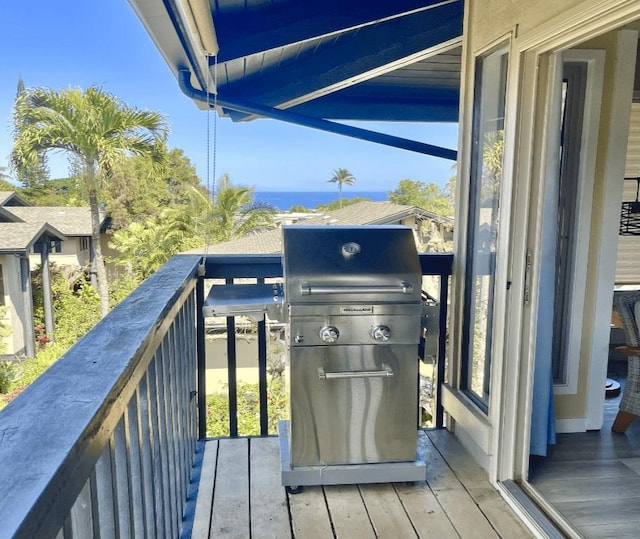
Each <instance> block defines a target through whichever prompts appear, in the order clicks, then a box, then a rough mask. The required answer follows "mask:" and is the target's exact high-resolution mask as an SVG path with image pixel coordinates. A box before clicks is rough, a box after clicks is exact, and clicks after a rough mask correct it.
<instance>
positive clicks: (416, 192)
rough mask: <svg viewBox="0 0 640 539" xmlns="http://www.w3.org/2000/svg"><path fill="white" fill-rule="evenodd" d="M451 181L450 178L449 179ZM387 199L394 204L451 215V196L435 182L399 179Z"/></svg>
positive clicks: (446, 215)
mask: <svg viewBox="0 0 640 539" xmlns="http://www.w3.org/2000/svg"><path fill="white" fill-rule="evenodd" d="M450 183H451V180H450ZM389 201H391V202H393V203H394V204H404V205H406V206H416V207H418V208H422V209H424V210H427V211H431V212H433V213H437V214H438V215H442V216H443V217H453V214H454V211H455V210H454V206H453V197H452V196H451V194H450V193H447V192H445V191H443V190H442V189H440V187H439V186H438V185H436V184H435V183H425V182H421V181H414V180H408V179H405V180H400V182H399V183H398V187H397V188H396V189H395V190H394V191H389Z"/></svg>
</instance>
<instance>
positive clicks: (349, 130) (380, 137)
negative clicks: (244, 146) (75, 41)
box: [178, 69, 458, 161]
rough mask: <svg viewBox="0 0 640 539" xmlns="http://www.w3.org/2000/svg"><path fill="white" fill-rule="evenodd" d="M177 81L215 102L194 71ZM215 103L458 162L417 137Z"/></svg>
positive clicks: (448, 151) (189, 91) (452, 154)
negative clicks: (193, 77)
mask: <svg viewBox="0 0 640 539" xmlns="http://www.w3.org/2000/svg"><path fill="white" fill-rule="evenodd" d="M178 84H179V85H180V89H181V90H182V92H183V93H184V94H185V95H186V96H187V97H189V98H191V99H193V100H195V101H201V102H203V103H209V104H212V103H213V97H212V95H211V94H207V92H203V91H202V90H198V89H196V88H194V87H193V86H192V85H191V72H190V71H189V70H188V69H180V70H179V71H178ZM216 103H217V105H218V106H219V107H222V108H226V109H231V110H235V111H237V112H243V113H245V114H257V115H258V116H264V117H266V118H272V119H274V120H281V121H283V122H288V123H292V124H296V125H302V126H305V127H311V128H313V129H320V130H322V131H328V132H329V133H335V134H337V135H344V136H347V137H351V138H357V139H360V140H366V141H369V142H375V143H376V144H382V145H384V146H392V147H395V148H400V149H402V150H409V151H412V152H417V153H422V154H425V155H431V156H434V157H440V158H442V159H449V160H451V161H456V160H457V159H458V152H457V151H456V150H451V149H449V148H443V147H441V146H433V145H431V144H426V143H424V142H417V141H415V140H409V139H405V138H402V137H396V136H393V135H387V134H385V133H378V132H376V131H370V130H369V129H362V128H360V127H353V126H350V125H345V124H341V123H338V122H331V121H328V120H322V119H319V118H312V117H310V116H305V115H303V114H298V113H296V112H290V111H286V110H281V109H276V108H273V107H267V106H264V105H258V104H255V103H247V102H232V101H227V100H226V99H223V98H221V97H220V96H219V95H218V96H217V98H216Z"/></svg>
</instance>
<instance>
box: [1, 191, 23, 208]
mask: <svg viewBox="0 0 640 539" xmlns="http://www.w3.org/2000/svg"><path fill="white" fill-rule="evenodd" d="M5 204H6V205H11V206H31V204H30V203H29V202H27V201H26V200H25V199H24V198H22V197H21V196H20V195H18V193H16V192H15V191H0V206H4V205H5Z"/></svg>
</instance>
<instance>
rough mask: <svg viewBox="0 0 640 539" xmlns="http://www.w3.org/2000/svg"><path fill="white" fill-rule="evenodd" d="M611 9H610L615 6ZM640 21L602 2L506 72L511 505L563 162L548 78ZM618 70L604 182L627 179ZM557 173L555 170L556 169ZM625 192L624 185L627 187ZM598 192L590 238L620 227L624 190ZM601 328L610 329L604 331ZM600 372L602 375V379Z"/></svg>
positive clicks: (594, 413) (538, 34)
mask: <svg viewBox="0 0 640 539" xmlns="http://www.w3.org/2000/svg"><path fill="white" fill-rule="evenodd" d="M611 4H613V5H614V6H613V7H612V5H611ZM587 15H588V16H587ZM639 18H640V6H639V5H638V4H633V5H632V3H631V2H610V3H607V2H602V3H601V4H600V5H599V6H596V7H594V8H593V9H592V10H591V11H589V13H588V14H586V15H585V17H584V18H583V19H582V20H580V19H579V18H576V17H574V18H567V17H558V18H557V19H555V20H553V21H551V22H550V23H547V24H545V25H544V28H537V29H534V30H532V31H530V32H528V33H527V34H526V35H520V36H518V37H517V38H516V39H515V40H514V47H515V48H516V49H517V51H518V52H517V54H518V56H519V58H520V61H519V62H513V66H514V70H513V71H512V72H511V73H510V78H511V79H512V80H513V81H514V82H515V83H517V89H518V99H517V100H516V102H517V103H518V112H517V115H518V130H517V132H515V133H512V136H514V138H515V142H514V146H515V151H514V153H513V156H514V157H513V158H514V162H517V166H516V165H515V164H514V167H513V169H514V176H513V178H514V186H513V200H512V210H513V211H512V213H511V215H510V224H511V226H510V228H511V238H510V248H509V261H508V268H509V269H508V280H509V283H510V285H511V286H510V288H509V290H510V293H509V295H508V298H507V313H508V316H507V320H508V321H509V322H508V323H505V345H504V353H505V358H514V359H513V360H511V361H508V360H507V361H505V362H504V372H503V373H502V379H503V380H505V381H506V380H509V381H510V383H509V384H506V383H505V384H503V385H502V387H501V388H499V389H500V396H501V398H500V403H499V411H500V413H499V417H497V418H496V419H497V426H498V427H499V428H495V429H494V430H493V434H494V439H493V447H494V448H495V453H494V458H492V459H491V461H492V462H491V466H490V469H489V474H490V478H491V479H492V481H494V482H495V483H496V485H497V486H498V488H500V490H501V491H502V492H503V494H504V495H505V497H506V498H507V499H512V498H513V496H512V494H510V493H509V490H508V489H506V488H504V487H503V488H501V486H500V483H501V482H502V481H506V480H516V481H519V482H523V483H526V477H527V474H528V457H529V438H530V436H529V429H530V424H531V421H530V413H531V399H532V386H533V367H534V357H535V336H536V321H537V305H536V302H533V301H529V300H528V298H527V296H528V290H529V291H530V290H531V287H532V286H533V285H534V283H537V282H539V278H540V266H539V264H538V263H537V262H536V261H535V260H533V261H531V262H530V263H528V260H531V257H532V254H534V255H535V253H538V252H539V249H540V220H541V209H542V201H543V197H542V195H543V193H544V180H545V177H547V174H548V173H549V169H550V168H553V167H554V166H556V165H557V163H555V164H554V163H553V156H550V155H549V145H550V144H549V141H548V133H550V132H551V129H552V128H553V126H552V125H551V124H550V122H551V120H552V118H553V115H552V111H551V108H550V107H551V103H552V99H551V96H552V92H553V87H554V84H553V76H552V75H553V68H554V67H555V64H554V62H555V61H556V60H555V59H554V54H555V53H557V52H559V51H562V50H566V49H570V48H572V47H575V46H576V45H578V44H580V43H582V42H585V41H587V40H588V39H592V38H593V37H594V36H598V35H601V34H604V33H606V32H609V31H612V30H616V29H617V28H621V27H622V26H624V24H626V23H629V22H630V21H631V20H635V19H639ZM617 34H618V45H619V47H618V48H619V49H620V50H621V49H623V48H625V47H629V44H630V43H631V42H633V44H634V47H635V43H636V42H637V33H636V32H634V31H631V30H620V31H618V33H617ZM619 64H620V62H618V63H617V64H616V65H617V69H618V72H617V73H615V72H613V73H607V75H606V76H607V78H608V80H613V83H612V85H613V88H612V89H609V91H610V92H612V95H613V96H615V99H612V100H610V105H609V106H610V108H609V110H608V112H609V115H608V116H609V118H610V123H613V120H611V119H615V121H616V122H617V128H616V129H609V128H608V127H609V126H607V128H605V130H604V131H601V135H602V134H604V135H606V136H605V137H604V138H601V139H600V141H599V145H598V148H599V150H600V151H601V152H602V154H601V155H598V164H597V173H598V174H599V175H600V176H601V177H615V176H616V175H617V176H620V177H622V176H623V174H624V154H625V148H624V145H621V144H620V141H619V140H618V139H619V138H620V134H621V133H622V132H626V130H627V129H628V120H629V114H628V110H627V109H628V107H626V108H625V106H624V103H625V102H626V101H625V99H626V97H628V101H630V95H628V96H627V93H630V92H631V91H632V87H633V84H632V82H631V81H632V75H631V80H629V79H630V78H629V76H628V73H626V74H625V73H621V71H624V70H623V69H622V67H621V66H620V65H619ZM516 67H517V70H516V69H515V68H516ZM627 67H628V66H627ZM627 71H633V69H631V70H629V69H627ZM609 75H613V79H610V77H609ZM625 81H626V83H625ZM512 87H513V86H512ZM625 122H626V127H625ZM556 147H557V146H556ZM549 158H551V162H549V160H548V159H549ZM555 170H556V171H557V170H558V169H557V166H556V168H555ZM619 188H620V190H621V189H622V182H620V186H619ZM597 194H598V196H600V197H601V199H602V201H601V203H600V204H599V205H598V207H597V216H596V218H595V221H594V223H595V226H594V230H593V233H594V234H599V235H600V237H601V238H602V237H606V234H610V233H611V230H615V229H616V228H617V217H616V216H617V213H618V208H617V206H618V205H619V202H620V200H621V192H620V193H617V190H616V188H612V189H608V190H606V191H605V192H602V189H600V192H598V193H597ZM594 209H595V208H594ZM612 218H613V219H612ZM612 221H613V222H612ZM614 234H615V232H614ZM523 240H525V241H523ZM615 249H616V245H615V242H609V244H607V243H606V242H603V241H600V242H599V247H598V248H597V252H594V253H593V256H594V257H596V256H597V258H598V262H597V263H596V264H595V265H594V264H591V265H590V267H589V269H588V271H589V274H590V276H591V279H593V276H594V275H595V276H598V275H603V274H608V273H611V274H612V275H614V271H615V256H613V255H615ZM534 258H535V257H534ZM611 279H613V277H611ZM603 281H604V280H603V279H599V280H598V282H597V284H598V286H596V287H595V290H594V301H592V302H591V304H590V306H587V308H590V309H593V306H594V305H600V306H603V305H607V304H610V303H611V297H612V294H613V290H612V289H611V287H610V286H609V287H605V286H603V285H602V283H603ZM611 282H613V281H611ZM600 311H601V312H600V313H593V316H592V318H591V327H590V328H586V329H585V332H587V333H589V335H590V336H589V337H587V338H586V342H584V341H583V345H585V344H586V346H587V347H588V349H589V351H590V353H591V357H595V355H596V354H597V353H602V352H606V350H601V342H602V331H603V330H602V328H601V326H602V324H601V323H599V322H600V321H601V319H600V318H598V317H602V316H608V315H607V314H606V312H607V309H605V308H600ZM605 329H608V326H607V327H606V328H605ZM602 363H603V364H604V366H603V367H602V368H601V369H600V370H599V371H598V369H595V368H592V369H591V370H592V372H591V375H590V376H589V387H590V388H591V389H590V390H593V389H596V390H597V388H598V384H599V383H600V382H601V381H602V380H603V379H604V377H605V376H606V362H602ZM602 369H605V372H604V374H603V373H602ZM596 371H597V372H596ZM513 381H516V382H515V383H514V382H513ZM602 393H603V394H604V392H602ZM494 395H495V392H494ZM597 408H598V406H597V404H596V403H594V402H591V401H590V402H589V404H588V406H587V418H588V420H586V421H585V428H588V429H589V428H599V426H598V421H597V418H598V414H599V416H600V418H601V415H602V410H601V409H600V411H599V412H598V410H597ZM494 424H496V423H494ZM600 424H601V419H600Z"/></svg>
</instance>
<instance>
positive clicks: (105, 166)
mask: <svg viewBox="0 0 640 539" xmlns="http://www.w3.org/2000/svg"><path fill="white" fill-rule="evenodd" d="M13 119H14V142H13V149H12V152H11V163H12V165H13V167H14V168H15V170H17V171H22V172H24V171H29V170H31V169H33V168H34V167H36V166H38V164H39V163H42V161H43V159H45V158H46V155H47V154H48V153H49V152H51V151H62V152H64V153H66V154H67V156H68V158H69V160H70V162H72V163H73V164H75V165H76V166H78V167H79V168H80V170H81V174H82V179H83V181H84V185H85V189H86V192H87V196H88V199H89V207H90V211H91V221H92V240H93V249H94V258H95V268H96V273H97V282H98V291H99V294H100V298H101V302H100V307H101V309H100V310H101V312H102V315H103V316H104V315H105V314H106V313H107V312H108V311H109V294H108V286H107V274H106V271H105V268H104V261H103V256H102V248H101V245H100V212H99V193H100V187H101V181H104V180H107V179H109V177H110V175H111V173H112V171H113V168H114V166H115V165H116V163H117V162H118V160H119V159H121V158H122V156H123V155H126V154H128V153H132V154H135V155H142V156H146V157H149V158H151V159H153V160H155V161H161V160H162V159H163V157H164V155H165V149H164V141H165V139H166V135H167V126H166V121H165V119H164V117H163V116H162V115H160V114H158V113H157V112H153V111H148V110H139V109H136V108H132V107H129V106H128V105H126V104H125V103H124V102H122V101H121V100H120V99H118V98H117V97H116V96H114V95H112V94H110V93H107V92H105V91H103V90H102V89H100V88H98V87H95V86H92V87H90V88H87V89H86V90H85V91H82V90H81V89H74V88H70V89H66V90H61V91H59V92H56V91H54V90H51V89H49V88H32V89H27V90H25V91H24V92H22V93H21V94H20V95H19V96H18V98H17V99H16V103H15V107H14V114H13Z"/></svg>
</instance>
